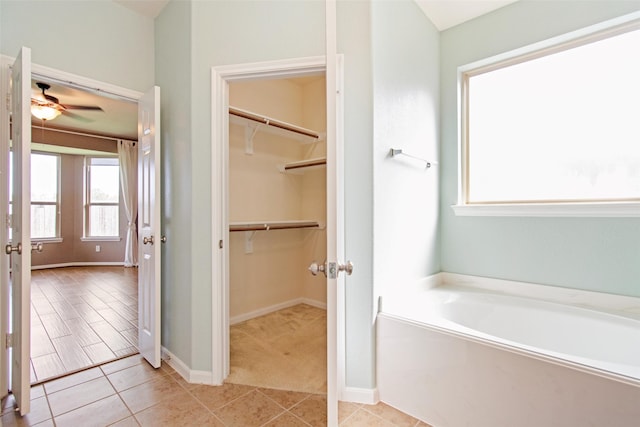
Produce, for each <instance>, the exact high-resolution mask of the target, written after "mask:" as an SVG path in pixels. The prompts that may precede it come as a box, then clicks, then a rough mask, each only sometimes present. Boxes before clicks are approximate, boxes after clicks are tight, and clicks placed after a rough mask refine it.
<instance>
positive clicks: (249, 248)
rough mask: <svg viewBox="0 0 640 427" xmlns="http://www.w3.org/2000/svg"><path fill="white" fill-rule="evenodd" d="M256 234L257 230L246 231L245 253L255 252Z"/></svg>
mask: <svg viewBox="0 0 640 427" xmlns="http://www.w3.org/2000/svg"><path fill="white" fill-rule="evenodd" d="M255 235H256V232H255V230H254V231H245V232H244V253H245V254H252V253H253V236H255Z"/></svg>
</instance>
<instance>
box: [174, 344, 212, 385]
mask: <svg viewBox="0 0 640 427" xmlns="http://www.w3.org/2000/svg"><path fill="white" fill-rule="evenodd" d="M162 360H163V361H164V362H166V363H167V364H168V365H169V366H171V367H172V368H173V369H174V370H175V371H176V372H177V373H179V374H180V376H181V377H182V378H184V380H185V381H186V382H188V383H191V384H206V385H221V384H214V383H213V373H212V372H209V371H196V370H193V369H189V367H188V366H187V365H186V364H185V363H184V362H183V361H182V360H180V359H179V358H177V357H176V356H175V355H174V354H173V353H171V352H170V351H169V350H167V349H166V348H164V347H162Z"/></svg>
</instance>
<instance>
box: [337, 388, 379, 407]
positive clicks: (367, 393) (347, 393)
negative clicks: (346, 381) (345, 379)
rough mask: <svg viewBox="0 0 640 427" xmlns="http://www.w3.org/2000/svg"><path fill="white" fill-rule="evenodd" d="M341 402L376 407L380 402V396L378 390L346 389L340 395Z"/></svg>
mask: <svg viewBox="0 0 640 427" xmlns="http://www.w3.org/2000/svg"><path fill="white" fill-rule="evenodd" d="M340 400H341V401H343V402H353V403H364V404H367V405H375V404H376V403H378V402H379V401H380V395H379V393H378V389H377V388H358V387H345V388H344V390H343V391H342V393H341V395H340Z"/></svg>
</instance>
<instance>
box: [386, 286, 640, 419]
mask: <svg viewBox="0 0 640 427" xmlns="http://www.w3.org/2000/svg"><path fill="white" fill-rule="evenodd" d="M445 277H446V280H447V281H450V282H454V283H455V282H458V283H464V285H460V284H453V285H451V284H449V285H444V286H437V287H435V288H431V289H428V290H420V291H416V292H413V293H411V294H405V295H402V296H395V295H394V296H390V297H383V298H382V301H381V304H380V305H381V306H380V313H379V315H378V319H377V333H378V337H377V344H378V357H377V361H378V363H377V366H378V390H379V394H380V399H381V400H382V401H384V402H386V403H389V404H391V405H392V406H395V407H397V408H398V409H401V410H403V411H405V412H408V413H410V414H412V415H414V416H416V417H418V418H420V419H422V420H423V421H425V422H427V423H429V424H432V425H434V426H435V427H446V426H454V427H455V426H467V425H468V426H479V427H482V426H491V427H496V426H505V427H506V426H517V427H523V426H529V425H531V426H541V425H544V426H562V427H565V426H566V427H570V426H574V425H575V426H589V425H602V426H605V425H606V426H640V316H639V314H640V311H639V310H640V303H638V301H640V300H638V299H635V298H629V297H617V296H610V295H609V296H604V295H601V294H594V293H589V292H581V291H573V290H571V291H569V290H563V289H559V288H552V287H547V286H539V285H530V284H516V283H513V282H502V281H487V279H477V278H469V277H468V276H451V275H449V276H445ZM452 278H453V280H452ZM440 280H442V278H440ZM513 290H519V291H522V292H521V294H522V295H508V294H507V292H509V291H513ZM512 293H513V292H512ZM525 296H526V297H525ZM544 299H547V301H545V300H544ZM549 300H550V301H549ZM563 300H564V301H565V304H560V303H559V302H560V301H563ZM576 302H577V303H579V304H580V305H582V306H587V305H590V306H592V308H585V307H578V306H574V305H572V304H575V303H576ZM599 302H601V303H602V305H603V307H599V310H597V309H595V306H597V305H598V303H599Z"/></svg>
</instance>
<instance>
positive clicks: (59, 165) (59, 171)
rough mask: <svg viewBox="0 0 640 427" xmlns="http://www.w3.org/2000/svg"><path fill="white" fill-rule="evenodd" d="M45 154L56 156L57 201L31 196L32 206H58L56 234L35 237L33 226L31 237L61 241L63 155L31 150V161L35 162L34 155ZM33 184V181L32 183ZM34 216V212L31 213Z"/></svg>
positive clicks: (40, 240)
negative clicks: (37, 198) (40, 199)
mask: <svg viewBox="0 0 640 427" xmlns="http://www.w3.org/2000/svg"><path fill="white" fill-rule="evenodd" d="M34 154H37V155H43V156H51V157H55V158H56V201H55V202H43V201H34V200H33V198H30V206H31V208H33V206H34V205H38V206H55V208H56V219H55V224H56V225H55V228H56V229H55V236H53V237H34V236H33V227H31V233H30V234H31V239H32V240H37V241H38V242H61V241H62V236H61V232H62V231H61V210H60V209H61V208H60V203H61V199H62V195H61V190H62V185H61V174H62V156H61V155H60V154H59V153H49V152H45V151H35V150H33V151H31V154H30V155H31V159H30V160H31V163H33V155H34ZM31 185H32V186H33V182H32V183H31ZM31 217H32V218H33V213H32V214H31Z"/></svg>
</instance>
